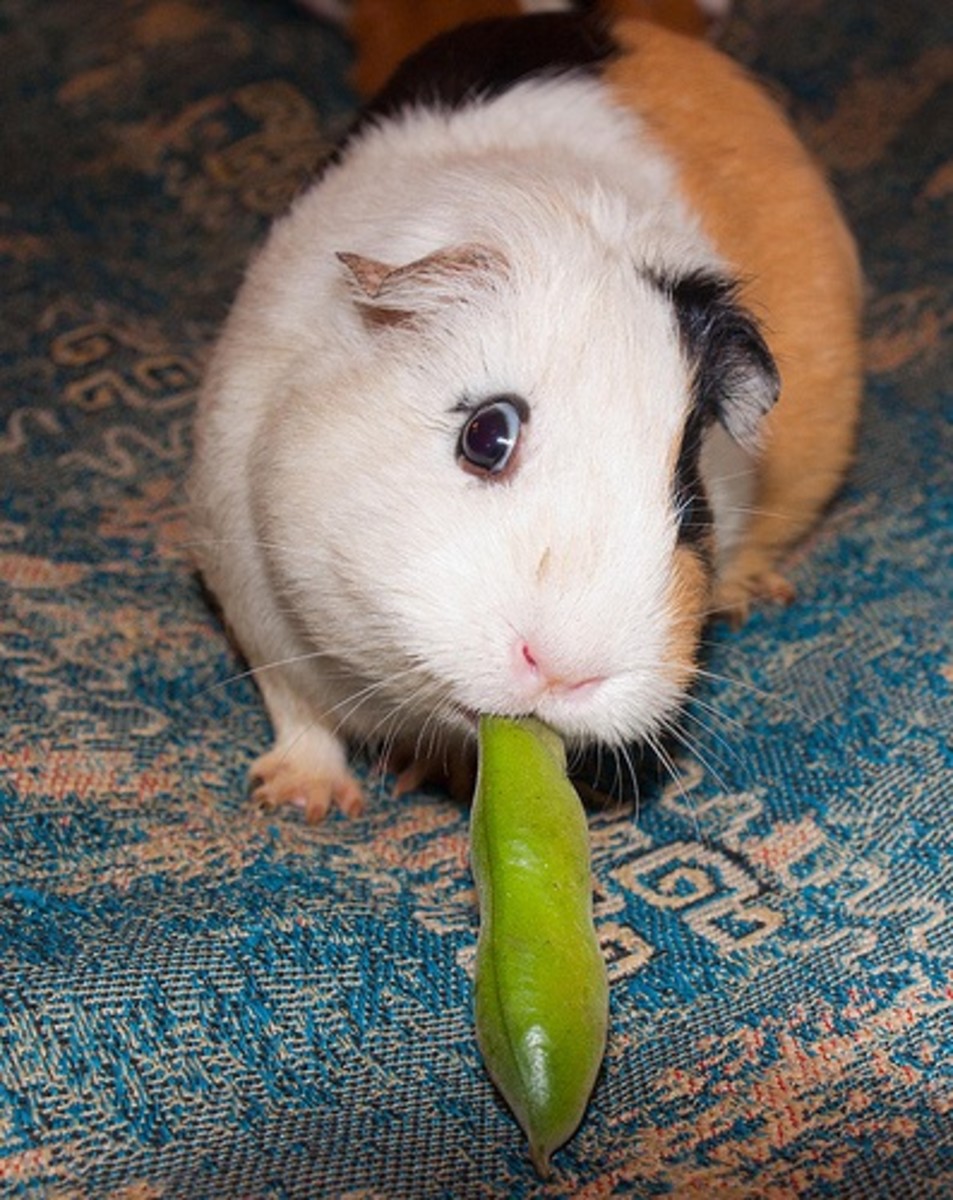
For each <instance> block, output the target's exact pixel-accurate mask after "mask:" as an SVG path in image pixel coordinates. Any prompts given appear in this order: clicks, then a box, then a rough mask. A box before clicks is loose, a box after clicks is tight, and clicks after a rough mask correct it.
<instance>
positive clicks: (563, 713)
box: [262, 244, 778, 744]
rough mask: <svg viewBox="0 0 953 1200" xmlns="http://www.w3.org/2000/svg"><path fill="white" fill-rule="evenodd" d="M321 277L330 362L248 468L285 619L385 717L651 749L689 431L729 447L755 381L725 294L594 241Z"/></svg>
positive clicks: (686, 503) (683, 665) (673, 668)
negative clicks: (542, 731)
mask: <svg viewBox="0 0 953 1200" xmlns="http://www.w3.org/2000/svg"><path fill="white" fill-rule="evenodd" d="M339 260H340V261H339V264H338V271H339V275H338V280H337V284H336V286H337V287H338V289H339V293H338V294H339V297H340V303H341V305H342V306H343V307H344V308H345V309H346V310H347V319H346V320H345V321H344V322H343V324H342V326H341V337H342V338H343V339H344V342H346V346H347V352H346V353H343V354H338V355H337V356H336V359H335V365H334V367H333V369H330V374H329V368H328V367H327V366H326V365H325V366H323V367H320V368H319V367H317V366H315V365H314V364H311V363H308V362H307V361H302V362H300V363H299V366H298V368H297V374H296V376H295V378H294V381H293V384H292V385H290V387H289V393H290V394H291V395H293V397H294V401H293V403H294V412H295V419H294V421H292V422H284V423H280V426H279V427H281V428H284V429H285V430H286V431H287V432H286V433H285V434H283V435H279V434H277V433H276V434H274V436H273V437H272V439H271V441H270V442H269V446H270V448H269V449H268V451H267V452H268V453H269V454H271V455H272V461H271V464H270V475H271V480H272V482H271V486H270V489H269V496H270V500H269V504H268V506H267V512H266V520H265V528H264V529H263V530H262V533H263V540H264V541H265V542H267V543H268V544H269V545H271V546H273V547H274V548H275V549H274V553H275V554H276V555H277V556H278V559H279V560H280V561H279V563H278V573H279V575H280V577H281V579H282V581H283V583H282V592H283V597H284V602H285V604H286V606H287V607H289V608H293V610H294V613H295V617H296V619H297V620H298V621H299V623H300V625H301V626H302V627H303V628H304V630H305V631H306V634H307V637H308V639H309V640H310V642H311V643H312V644H313V645H314V647H315V648H316V649H317V650H319V651H320V652H321V653H323V654H327V655H331V656H333V657H334V658H335V659H336V660H338V661H339V662H341V663H344V664H346V667H347V671H348V672H349V673H350V674H351V675H352V676H353V678H354V679H355V680H357V681H360V684H359V686H360V688H362V689H365V691H364V694H365V695H366V696H367V697H368V698H370V697H371V696H373V698H374V705H373V707H374V709H375V710H378V711H379V709H380V706H381V703H383V702H386V704H388V705H390V706H391V707H392V711H393V719H394V723H395V726H399V725H400V723H401V722H403V721H406V722H407V723H408V725H409V726H411V727H414V726H416V728H418V729H419V728H420V727H421V725H425V724H426V722H427V721H431V720H432V721H434V722H435V724H437V725H440V724H445V723H448V722H449V723H457V724H459V725H460V726H461V727H463V726H465V725H467V724H468V723H472V717H473V715H474V714H476V713H480V712H493V713H497V714H506V715H517V714H534V715H536V716H537V717H539V718H540V719H542V720H544V721H546V722H548V723H549V724H551V725H552V726H554V727H555V728H556V729H558V730H559V731H560V732H561V733H562V734H563V735H564V736H566V737H567V739H569V740H570V742H572V743H585V742H589V741H593V740H595V741H602V742H607V743H610V744H620V743H623V742H626V741H629V740H633V739H642V738H646V737H649V738H651V737H652V736H653V735H654V734H655V733H656V732H657V731H659V730H660V729H661V728H662V727H663V726H664V725H665V724H666V722H668V721H669V720H670V719H671V718H672V716H673V714H674V712H675V710H676V709H677V707H678V705H679V702H680V700H681V699H682V697H683V695H684V691H685V688H686V686H687V684H688V683H689V681H690V680H691V677H692V674H693V670H694V664H695V658H696V652H697V644H698V637H699V631H700V627H701V624H702V622H703V619H704V616H705V612H706V608H707V606H708V602H709V585H710V576H711V565H710V563H711V552H712V547H711V541H710V521H709V519H708V513H707V506H706V501H705V496H704V492H703V488H702V483H701V480H700V478H699V472H698V456H699V449H700V444H701V441H702V437H703V434H704V432H705V430H706V428H707V427H708V426H709V425H710V424H711V423H712V422H714V421H720V422H721V423H722V424H723V425H724V426H725V427H726V429H727V430H728V431H729V433H731V434H732V435H733V436H734V437H735V438H737V439H738V440H739V441H741V442H743V443H746V444H750V443H752V441H753V440H754V439H755V437H756V431H757V427H758V423H759V420H760V418H761V416H762V414H763V413H764V412H765V411H766V410H767V409H768V408H769V407H770V405H771V404H772V403H773V401H774V399H775V398H776V394H777V389H778V381H777V375H776V372H775V369H774V366H773V363H772V361H771V358H770V355H769V352H768V350H767V348H766V346H765V344H764V342H763V340H762V338H761V336H760V334H759V333H758V330H757V328H756V326H755V324H754V322H753V321H752V319H751V318H750V317H749V316H748V315H747V314H746V313H745V312H744V311H743V310H742V309H741V308H739V306H738V304H737V303H736V296H735V289H734V288H733V287H732V285H731V284H730V283H729V282H727V281H726V280H725V279H724V278H722V277H720V276H719V275H718V274H716V273H712V272H711V271H709V270H693V271H688V272H687V273H683V274H681V275H677V274H671V273H664V272H659V271H658V270H656V269H647V268H645V267H640V266H639V264H638V263H636V262H634V261H632V260H631V259H629V258H625V257H620V256H618V255H614V254H609V253H606V252H605V251H604V250H603V251H599V250H598V249H597V248H596V249H593V250H592V251H591V252H590V253H589V255H588V257H585V256H583V255H580V254H576V255H574V256H573V258H572V259H571V260H562V259H561V258H560V257H559V256H557V255H549V256H548V257H547V258H546V259H545V261H542V260H539V261H526V260H525V258H523V259H521V258H520V257H519V256H517V255H514V254H513V252H512V250H511V249H509V248H502V249H501V248H499V247H496V246H492V245H489V244H457V245H450V246H446V247H444V248H442V249H439V250H437V251H435V252H432V253H429V254H426V255H425V256H423V257H420V258H417V259H414V260H412V261H409V262H397V263H384V262H381V261H379V260H378V259H377V258H375V257H369V256H364V255H360V254H357V253H343V254H341V255H339ZM276 428H277V427H276ZM275 439H277V440H275ZM269 522H270V524H269ZM353 706H354V711H355V712H359V711H360V709H361V707H362V698H361V695H360V694H358V685H357V684H355V695H354V697H353ZM342 711H344V708H343V707H342Z"/></svg>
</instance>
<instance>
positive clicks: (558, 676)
mask: <svg viewBox="0 0 953 1200" xmlns="http://www.w3.org/2000/svg"><path fill="white" fill-rule="evenodd" d="M859 295H860V286H859V269H858V263H857V257H856V254H855V249H854V244H853V241H852V239H851V236H850V234H849V233H848V231H847V229H846V227H845V224H844V222H843V220H842V218H841V216H840V213H839V211H838V208H837V206H836V204H835V202H834V200H833V199H832V197H831V194H830V192H829V190H828V188H827V186H826V185H825V183H824V181H823V179H822V177H821V174H820V173H819V172H818V170H817V168H816V167H815V165H814V164H813V163H812V162H811V160H810V158H809V156H808V154H807V153H806V152H805V150H804V149H803V148H802V146H801V145H800V143H799V142H798V140H797V138H796V136H795V135H794V133H793V132H792V130H791V128H790V127H789V125H788V123H787V121H786V120H785V118H784V117H783V116H782V114H781V113H780V112H779V111H778V109H777V108H776V107H775V105H774V104H773V103H772V102H771V101H770V100H769V99H768V97H767V96H766V95H765V94H764V93H763V92H762V91H761V90H760V88H759V87H758V86H757V85H756V84H755V83H754V82H752V81H751V80H750V79H749V78H748V77H747V76H746V75H745V74H744V73H743V72H742V71H741V70H740V69H739V68H738V67H737V66H735V65H734V64H733V63H732V62H730V61H729V60H728V59H727V58H725V57H724V56H723V55H722V54H720V53H719V52H717V51H716V50H714V49H712V48H711V47H710V46H707V45H705V44H703V43H702V42H699V41H696V40H694V39H691V38H686V37H683V36H680V35H678V34H676V33H673V32H670V31H667V30H665V29H662V28H659V27H657V26H655V25H652V24H647V23H641V22H637V21H622V22H617V23H615V24H611V25H607V24H605V23H602V22H599V21H597V20H595V19H593V18H591V17H587V16H583V15H579V14H570V13H556V14H554V13H548V14H536V15H531V16H524V17H517V18H512V19H507V18H501V19H495V20H490V21H486V22H481V23H477V24H474V25H471V26H467V27H464V28H462V29H460V30H458V31H455V32H451V33H449V34H446V35H442V36H441V37H439V38H438V39H437V40H436V41H434V42H432V43H430V44H429V45H428V46H426V47H425V48H423V49H422V50H421V51H419V52H418V53H417V54H416V55H414V56H412V57H411V58H410V59H409V60H408V61H407V62H406V64H405V65H404V66H403V67H402V68H401V69H399V70H398V72H397V73H396V75H395V76H394V77H393V79H392V81H391V82H390V84H388V85H387V86H386V87H385V88H384V90H383V91H382V92H381V93H380V94H379V96H378V98H377V99H376V100H375V101H373V102H372V103H371V104H370V105H369V106H368V107H367V109H366V110H365V111H364V113H363V114H362V115H361V116H360V117H359V119H358V120H357V122H356V124H355V125H354V126H353V128H352V130H351V132H350V133H349V134H348V135H347V136H346V138H345V139H344V141H343V144H342V145H341V146H340V147H339V148H338V149H337V151H336V153H335V154H334V155H333V156H332V158H331V159H330V161H329V162H328V163H327V164H326V165H325V167H324V169H323V171H322V172H321V174H320V175H319V177H318V178H317V179H316V180H315V181H314V183H313V184H312V185H311V186H310V187H309V189H308V190H306V191H305V192H304V193H303V194H302V195H301V196H300V197H299V198H298V199H297V200H296V201H295V202H294V204H293V205H292V206H291V208H290V211H288V212H287V214H286V215H284V216H283V217H281V218H280V219H279V220H278V221H277V222H276V223H275V225H274V227H273V228H272V230H271V232H270V235H269V236H268V238H267V240H266V242H265V244H264V246H263V248H262V249H261V250H260V251H259V252H258V254H257V256H256V257H255V258H254V260H253V262H252V263H251V265H250V268H249V270H248V272H247V276H246V278H245V280H244V283H243V285H242V287H241V289H240V292H239V295H238V297H237V300H236V302H235V304H234V307H233V309H232V311H231V313H230V315H229V317H228V320H227V322H226V324H225V327H224V330H223V332H222V334H221V337H220V339H219V341H218V343H217V345H216V347H215V349H214V352H213V355H212V358H211V362H210V366H209V369H208V372H207V378H206V380H205V384H204V388H203V392H202V396H201V399H200V404H199V412H198V418H197V431H196V432H197V436H196V453H195V460H194V466H193V471H192V477H191V502H192V510H193V517H194V525H195V542H196V544H197V545H198V547H199V549H198V556H199V566H200V569H201V571H202V572H203V574H204V576H205V579H206V581H207V584H208V586H209V587H210V589H211V591H212V592H213V594H214V595H215V596H216V597H217V598H218V601H219V603H220V604H221V607H222V609H223V612H224V617H225V620H226V622H227V624H228V626H229V627H230V629H231V630H232V631H233V634H234V636H235V638H236V639H237V642H238V644H239V646H240V647H241V649H242V651H243V652H244V654H245V656H246V657H247V660H248V662H249V664H250V666H251V669H252V670H253V672H254V674H255V678H256V680H257V682H258V684H259V686H260V688H261V692H262V695H263V697H264V701H265V704H266V706H267V709H268V713H269V715H270V718H271V721H272V724H273V727H274V734H275V744H274V747H273V748H272V749H271V750H270V751H269V752H267V753H265V754H263V755H262V756H261V757H260V758H259V759H258V760H257V761H256V763H255V764H254V766H253V768H252V774H253V779H254V780H255V782H256V789H255V795H256V797H257V799H258V800H259V801H260V802H261V803H262V804H264V805H267V806H276V805H285V804H291V805H296V806H298V807H299V808H301V809H303V811H304V813H305V814H306V816H307V818H308V819H309V820H318V819H320V818H321V817H323V816H324V814H325V813H326V812H327V811H328V809H329V808H330V806H331V805H332V804H334V805H337V806H338V807H339V808H340V809H341V810H343V811H345V812H347V813H354V812H356V811H358V810H359V809H360V807H361V805H362V803H363V796H362V788H361V786H360V784H359V783H358V781H357V778H356V777H355V775H354V774H353V773H352V771H351V770H350V769H349V766H348V757H347V749H346V746H347V744H348V743H351V744H363V745H368V746H375V745H377V746H381V747H383V748H384V750H385V751H387V750H392V749H395V748H396V751H398V752H399V753H402V754H403V755H404V756H405V758H409V759H411V760H415V761H416V763H417V767H416V768H414V767H411V768H410V774H408V775H405V776H404V777H403V782H404V783H405V784H407V783H408V782H416V781H417V780H419V779H420V778H422V776H423V768H424V767H425V766H426V765H427V764H428V763H431V762H433V761H442V762H446V763H449V764H450V765H451V767H452V766H453V764H454V763H457V762H461V761H463V760H464V759H465V758H466V756H467V755H468V754H470V755H472V752H473V745H474V727H475V719H476V717H477V715H478V714H480V713H496V714H502V715H526V714H532V715H534V716H536V717H537V718H539V719H540V720H542V721H544V722H546V723H548V724H549V725H550V726H552V727H553V728H555V729H556V730H557V731H558V732H559V733H560V734H561V735H563V737H564V738H565V739H566V741H567V743H568V744H569V745H570V747H580V746H588V745H591V744H600V745H605V746H609V747H616V748H618V747H624V746H626V745H627V744H629V743H632V742H638V741H642V742H647V743H648V744H650V745H651V744H654V743H656V742H657V741H658V739H659V738H660V737H661V735H662V734H663V732H664V731H665V730H666V729H667V728H669V727H671V726H672V724H673V722H675V721H676V720H677V715H678V712H679V707H680V705H681V704H682V702H683V700H684V697H685V694H686V689H688V688H689V686H690V685H691V682H692V679H693V676H694V674H695V672H696V670H697V667H696V663H697V654H698V643H699V634H700V630H701V628H702V626H703V623H704V621H705V620H706V618H707V617H708V616H709V615H710V614H711V613H712V611H713V610H716V609H717V610H720V611H724V612H729V613H732V614H734V615H743V614H744V613H745V612H746V611H747V608H748V606H749V604H750V603H751V602H752V601H754V600H757V599H759V598H763V597H768V598H774V599H784V600H787V599H789V598H790V595H791V589H790V587H789V585H788V583H787V582H786V581H785V579H784V577H783V576H782V575H781V574H780V573H779V571H778V563H779V560H780V558H781V557H782V556H783V555H784V553H785V552H786V551H787V550H788V549H789V548H790V547H791V546H792V545H793V544H794V543H795V542H796V541H797V540H798V539H799V538H800V537H802V535H803V534H804V533H805V531H806V530H808V529H809V528H810V526H811V525H812V524H813V523H814V522H815V520H816V519H817V517H818V514H819V513H820V511H821V510H822V508H823V506H824V505H825V504H826V502H827V501H828V499H829V498H830V497H831V495H832V493H833V492H834V490H835V489H836V487H837V485H838V483H839V481H840V479H841V477H842V475H843V472H844V470H845V467H846V464H847V462H848V460H849V457H850V453H851V445H852V439H853V432H854V427H855V423H856V416H857V410H858V396H859V390H860V366H859V350H858V345H859V337H858V320H859V308H860V301H859Z"/></svg>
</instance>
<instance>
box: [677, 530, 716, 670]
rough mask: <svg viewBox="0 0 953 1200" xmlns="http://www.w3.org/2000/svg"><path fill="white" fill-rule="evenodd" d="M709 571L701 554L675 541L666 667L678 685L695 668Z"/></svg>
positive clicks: (707, 600) (706, 605)
mask: <svg viewBox="0 0 953 1200" xmlns="http://www.w3.org/2000/svg"><path fill="white" fill-rule="evenodd" d="M711 587H712V573H711V568H710V567H709V565H708V563H707V562H706V560H705V556H704V554H703V553H702V552H701V551H700V550H699V549H696V548H695V547H693V546H689V545H684V544H679V545H677V546H676V547H675V553H674V555H673V558H672V579H671V586H670V588H669V598H668V607H669V612H670V613H671V622H670V624H669V637H668V653H667V655H666V669H667V671H668V673H669V676H670V678H671V679H672V681H673V682H674V683H675V684H676V686H677V687H678V688H679V689H683V688H686V687H688V685H689V684H690V683H691V681H692V679H693V677H694V675H695V672H696V670H697V666H698V664H697V658H698V638H699V634H700V633H701V627H702V625H703V623H704V621H705V617H706V615H707V612H708V608H709V603H710V600H711Z"/></svg>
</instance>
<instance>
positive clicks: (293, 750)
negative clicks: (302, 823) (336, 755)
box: [251, 735, 364, 825]
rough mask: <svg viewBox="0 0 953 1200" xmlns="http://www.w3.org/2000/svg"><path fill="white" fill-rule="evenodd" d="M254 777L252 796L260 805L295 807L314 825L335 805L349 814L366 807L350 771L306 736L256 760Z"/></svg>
mask: <svg viewBox="0 0 953 1200" xmlns="http://www.w3.org/2000/svg"><path fill="white" fill-rule="evenodd" d="M251 780H252V799H253V800H254V801H255V802H256V803H257V804H258V805H260V807H261V808H263V809H266V810H268V811H272V810H274V809H276V808H284V807H291V808H296V809H299V810H300V811H301V812H302V813H303V814H304V819H305V820H306V821H307V822H308V823H309V824H312V825H314V824H317V822H318V821H323V820H324V818H325V817H326V816H327V815H328V812H329V811H330V809H331V806H332V805H337V807H338V808H339V809H340V810H341V812H343V813H344V814H345V815H346V816H349V817H356V816H357V815H358V814H359V813H361V812H362V811H363V809H364V791H363V789H362V787H361V785H360V784H359V783H358V781H357V780H356V779H355V778H354V776H353V775H352V774H351V772H350V771H348V769H347V768H346V767H343V766H341V765H340V764H337V763H329V762H328V761H327V757H326V755H325V754H323V753H321V749H320V748H318V747H314V746H312V745H311V744H310V742H309V740H308V738H307V736H306V735H305V736H303V737H301V738H300V739H299V740H297V741H295V742H293V743H290V744H288V743H286V744H283V745H282V744H279V745H277V746H275V748H274V749H273V750H269V751H268V753H267V754H263V755H262V756H261V757H260V758H258V759H256V760H255V762H254V763H253V764H252V769H251Z"/></svg>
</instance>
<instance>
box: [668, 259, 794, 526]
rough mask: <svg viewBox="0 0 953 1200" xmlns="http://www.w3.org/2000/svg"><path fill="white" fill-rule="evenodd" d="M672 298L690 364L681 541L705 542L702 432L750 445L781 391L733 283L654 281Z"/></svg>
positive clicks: (702, 277) (679, 474) (678, 483)
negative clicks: (721, 432) (723, 432)
mask: <svg viewBox="0 0 953 1200" xmlns="http://www.w3.org/2000/svg"><path fill="white" fill-rule="evenodd" d="M655 282H656V284H657V285H658V286H659V287H660V288H661V289H662V291H663V292H664V293H665V294H666V295H667V296H668V297H669V298H670V299H671V301H672V303H673V305H674V307H675V315H676V319H677V321H678V328H679V332H680V334H681V338H682V342H683V344H684V347H685V352H686V355H687V357H688V359H689V361H690V363H691V364H692V387H693V396H692V401H693V403H692V409H691V412H690V413H689V417H688V420H687V422H686V425H685V432H684V434H683V437H682V445H681V449H680V452H679V456H678V461H677V464H676V470H675V503H676V506H677V511H678V513H679V518H680V519H679V538H680V540H683V541H686V542H690V543H693V544H695V545H698V546H700V547H701V546H704V545H705V544H710V539H711V524H712V514H711V508H710V506H709V503H708V497H707V496H706V494H705V488H704V484H703V482H702V478H701V471H700V467H699V456H700V454H701V447H702V442H703V440H704V435H705V431H706V430H707V429H708V428H709V426H710V425H711V424H712V423H713V422H714V421H720V422H721V424H722V425H723V426H724V427H725V429H727V431H728V432H729V433H730V434H731V435H732V437H734V438H735V439H736V440H737V441H738V442H740V443H741V444H742V445H748V446H753V445H754V444H755V443H756V439H757V429H758V425H759V423H760V420H761V418H762V417H763V416H764V415H765V413H767V412H768V411H769V410H770V409H771V407H772V406H773V405H774V403H775V401H776V400H777V398H778V393H779V391H780V388H781V380H780V376H779V375H778V370H777V367H776V366H775V362H774V359H773V358H772V356H771V351H770V350H769V349H768V346H767V343H766V342H765V340H764V337H763V336H762V334H761V330H760V328H759V327H758V323H757V322H756V321H755V319H754V318H753V317H752V316H751V314H750V313H749V312H747V310H746V309H744V308H743V307H742V306H741V305H740V304H739V303H738V299H737V295H738V285H737V284H736V283H735V282H734V281H732V280H730V279H725V278H723V277H721V276H718V275H715V274H711V273H708V272H704V271H698V272H695V273H693V274H691V275H688V276H685V277H683V278H680V279H675V280H664V279H656V280H655Z"/></svg>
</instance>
